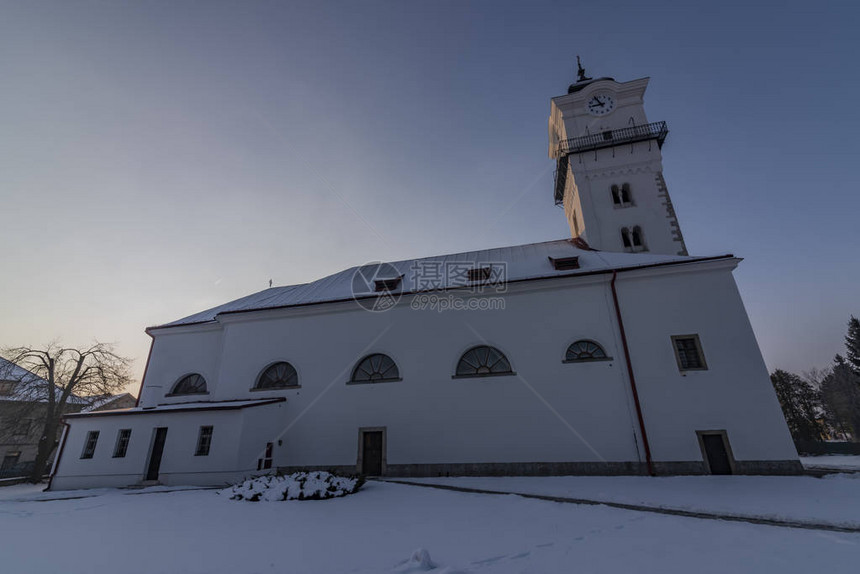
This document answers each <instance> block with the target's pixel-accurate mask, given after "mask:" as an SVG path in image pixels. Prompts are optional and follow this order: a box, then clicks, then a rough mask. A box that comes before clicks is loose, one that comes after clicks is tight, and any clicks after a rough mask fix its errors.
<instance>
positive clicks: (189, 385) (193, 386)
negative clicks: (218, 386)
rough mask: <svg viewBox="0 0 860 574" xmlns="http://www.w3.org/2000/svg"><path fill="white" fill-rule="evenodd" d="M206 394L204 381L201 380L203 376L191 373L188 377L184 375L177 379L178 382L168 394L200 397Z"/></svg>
mask: <svg viewBox="0 0 860 574" xmlns="http://www.w3.org/2000/svg"><path fill="white" fill-rule="evenodd" d="M206 392H207V391H206V379H204V378H203V375H200V374H197V373H191V374H190V375H185V376H184V377H182V378H181V379H179V382H177V383H176V384H175V385H173V390H172V391H171V392H170V394H171V395H202V394H205V393H206Z"/></svg>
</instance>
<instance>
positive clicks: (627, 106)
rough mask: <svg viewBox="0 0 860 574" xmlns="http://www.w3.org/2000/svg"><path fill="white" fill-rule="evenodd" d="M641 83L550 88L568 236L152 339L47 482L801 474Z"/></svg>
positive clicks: (357, 282) (584, 81)
mask: <svg viewBox="0 0 860 574" xmlns="http://www.w3.org/2000/svg"><path fill="white" fill-rule="evenodd" d="M647 86H648V78H642V79H638V80H633V81H629V82H617V81H615V80H614V79H612V78H598V79H591V78H588V77H586V75H585V71H584V70H582V68H581V67H580V69H579V78H578V81H577V82H576V83H574V84H572V85H571V86H570V87H569V89H568V93H567V94H565V95H562V96H558V97H556V98H553V99H552V102H551V106H550V118H549V155H550V157H551V158H552V159H553V160H555V161H556V163H557V170H556V174H555V189H554V200H555V202H556V204H558V205H561V206H563V207H564V213H565V216H566V218H567V221H568V223H569V225H570V229H571V237H570V238H563V239H559V240H557V241H549V242H545V243H535V244H529V245H517V246H513V247H502V248H498V249H489V250H482V251H472V252H466V253H457V254H451V255H444V256H439V257H430V258H423V259H415V260H405V261H397V262H390V263H380V264H373V265H365V266H361V267H356V268H352V269H347V270H345V271H341V272H339V273H336V274H334V275H331V276H329V277H325V278H322V279H319V280H317V281H314V282H311V283H307V284H302V285H293V286H288V287H272V288H269V289H266V290H264V291H261V292H259V293H255V294H252V295H249V296H247V297H244V298H242V299H238V300H236V301H232V302H229V303H226V304H224V305H221V306H219V307H216V308H214V309H209V310H207V311H203V312H200V313H197V314H194V315H191V316H189V317H185V318H184V319H179V320H177V321H174V322H172V323H167V324H164V325H159V326H156V327H150V328H148V329H147V333H148V334H149V335H150V337H152V347H151V349H150V355H149V358H148V360H147V365H146V370H145V373H144V377H143V382H142V386H141V393H140V398H139V400H138V404H137V405H136V406H135V407H132V408H126V409H119V410H111V411H101V412H92V413H81V414H71V415H67V416H66V418H65V421H66V429H65V431H64V434H63V437H62V442H61V446H60V449H61V450H60V453H59V455H58V456H57V459H56V462H55V465H54V469H53V473H52V479H51V485H50V488H51V489H54V490H59V489H72V488H92V487H105V486H130V485H147V484H167V485H179V484H194V485H219V484H226V483H229V482H232V481H236V480H240V479H242V478H245V477H248V476H252V475H255V474H260V473H269V472H273V471H276V470H277V471H284V472H289V471H293V470H299V469H324V470H334V471H338V472H342V473H349V474H356V473H361V474H364V475H367V476H399V477H414V476H448V475H451V476H453V475H553V474H594V475H602V474H657V475H664V474H707V473H711V474H732V473H739V474H792V473H798V472H800V471H801V466H800V463H799V461H798V457H797V452H796V451H795V448H794V445H793V443H792V441H791V437H790V435H789V432H788V429H787V427H786V423H785V420H784V418H783V415H782V412H781V410H780V407H779V404H778V402H777V400H776V396H775V394H774V391H773V388H772V387H771V384H770V380H769V377H768V372H767V369H766V367H765V364H764V361H763V359H762V356H761V352H760V350H759V347H758V344H757V342H756V339H755V335H754V334H753V330H752V327H751V325H750V322H749V318H748V317H747V313H746V310H745V309H744V305H743V301H742V300H741V297H740V294H739V292H738V288H737V285H736V283H735V280H734V277H733V275H732V272H733V270H734V269H735V267H736V266H737V265H738V264H739V263H740V261H741V260H740V259H739V258H738V257H735V256H734V255H731V254H725V255H719V256H709V257H698V256H691V255H689V254H688V251H687V246H686V244H685V242H684V237H683V235H682V233H681V228H680V225H679V222H678V218H677V215H676V214H675V210H674V209H673V207H672V201H671V199H670V198H669V192H668V190H667V186H666V181H665V179H664V177H663V168H662V155H661V148H662V146H663V143H664V141H665V140H666V137H667V134H668V129H667V126H666V123H665V122H649V120H648V119H647V118H646V115H645V109H644V105H643V98H644V94H645V90H646V88H647Z"/></svg>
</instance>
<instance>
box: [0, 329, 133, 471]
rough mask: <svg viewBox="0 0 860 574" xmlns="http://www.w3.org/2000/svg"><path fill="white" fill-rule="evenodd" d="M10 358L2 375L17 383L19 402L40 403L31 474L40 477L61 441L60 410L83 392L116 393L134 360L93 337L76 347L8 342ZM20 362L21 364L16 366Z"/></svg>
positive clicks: (78, 399)
mask: <svg viewBox="0 0 860 574" xmlns="http://www.w3.org/2000/svg"><path fill="white" fill-rule="evenodd" d="M0 356H2V357H3V358H5V359H6V360H7V361H9V363H6V364H5V365H6V366H5V367H2V366H0V371H6V372H0V380H5V381H10V382H12V383H13V384H14V385H15V394H16V396H17V397H19V402H20V403H22V404H25V405H38V406H39V407H40V408H39V410H38V412H39V413H40V415H41V416H39V417H38V418H37V419H36V421H37V424H38V425H39V426H41V429H42V430H41V434H40V438H39V446H38V451H37V454H36V462H35V465H34V466H33V470H32V472H31V473H30V480H31V481H33V482H38V481H39V480H41V478H42V476H44V474H45V470H46V467H47V464H48V461H49V460H50V457H51V453H52V452H53V450H54V448H55V447H56V445H57V431H58V429H59V427H60V422H61V419H62V416H63V414H64V413H65V412H67V411H68V410H69V407H70V406H71V405H73V404H75V403H77V404H80V403H81V402H82V401H81V399H82V398H90V399H91V398H93V397H99V396H101V397H103V396H107V395H111V394H114V393H115V392H116V391H119V390H121V389H123V388H124V387H125V386H126V385H128V384H129V382H131V377H130V374H129V367H130V366H131V360H130V359H127V358H125V357H121V356H120V355H117V354H116V353H115V352H114V346H113V345H111V344H108V343H99V342H95V343H93V344H92V345H91V346H90V347H88V348H84V349H75V348H68V347H63V346H62V345H60V344H58V343H51V344H49V345H47V346H45V348H42V349H39V348H34V347H9V348H5V349H3V350H0ZM16 366H17V368H15V367H16Z"/></svg>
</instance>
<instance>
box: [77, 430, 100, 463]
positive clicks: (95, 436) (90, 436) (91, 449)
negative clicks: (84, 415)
mask: <svg viewBox="0 0 860 574" xmlns="http://www.w3.org/2000/svg"><path fill="white" fill-rule="evenodd" d="M98 442H99V431H97V430H93V431H90V432H88V433H87V442H86V443H84V452H82V453H81V458H92V457H93V455H94V454H95V453H96V443H98Z"/></svg>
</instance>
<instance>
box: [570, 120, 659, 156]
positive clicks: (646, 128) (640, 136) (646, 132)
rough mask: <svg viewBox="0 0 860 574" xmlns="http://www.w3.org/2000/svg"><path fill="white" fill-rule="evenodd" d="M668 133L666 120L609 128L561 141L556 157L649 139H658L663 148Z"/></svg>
mask: <svg viewBox="0 0 860 574" xmlns="http://www.w3.org/2000/svg"><path fill="white" fill-rule="evenodd" d="M668 133H669V128H667V127H666V122H654V123H653V124H643V125H641V126H631V127H629V128H622V129H620V130H607V131H605V132H600V133H596V134H591V135H587V136H582V137H578V138H570V139H568V140H564V141H563V142H559V144H558V148H557V151H556V157H562V156H566V155H569V154H572V153H582V152H586V151H592V150H598V149H603V148H607V147H613V146H617V145H622V144H629V143H636V142H641V141H648V140H657V145H658V146H659V147H661V148H662V147H663V142H664V141H666V135H668Z"/></svg>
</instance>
